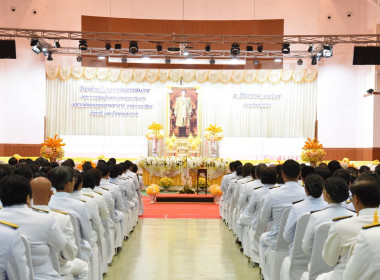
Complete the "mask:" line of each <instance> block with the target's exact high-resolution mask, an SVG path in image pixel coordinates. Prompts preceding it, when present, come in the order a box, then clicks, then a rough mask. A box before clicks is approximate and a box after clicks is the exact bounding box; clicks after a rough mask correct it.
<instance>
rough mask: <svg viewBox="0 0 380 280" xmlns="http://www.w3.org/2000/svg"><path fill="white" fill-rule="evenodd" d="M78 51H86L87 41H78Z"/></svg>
mask: <svg viewBox="0 0 380 280" xmlns="http://www.w3.org/2000/svg"><path fill="white" fill-rule="evenodd" d="M79 49H80V50H81V51H86V50H87V41H86V40H80V41H79Z"/></svg>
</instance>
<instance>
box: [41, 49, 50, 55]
mask: <svg viewBox="0 0 380 280" xmlns="http://www.w3.org/2000/svg"><path fill="white" fill-rule="evenodd" d="M42 52H43V53H44V56H48V54H49V50H48V49H47V48H46V47H42Z"/></svg>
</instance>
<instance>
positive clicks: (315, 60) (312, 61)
mask: <svg viewBox="0 0 380 280" xmlns="http://www.w3.org/2000/svg"><path fill="white" fill-rule="evenodd" d="M311 65H317V56H316V55H313V56H312V57H311Z"/></svg>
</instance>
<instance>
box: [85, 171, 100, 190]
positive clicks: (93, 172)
mask: <svg viewBox="0 0 380 280" xmlns="http://www.w3.org/2000/svg"><path fill="white" fill-rule="evenodd" d="M88 171H89V172H91V173H92V174H94V177H95V186H99V185H100V180H101V179H102V171H100V170H99V169H97V168H92V169H90V170H88Z"/></svg>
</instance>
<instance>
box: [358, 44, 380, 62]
mask: <svg viewBox="0 0 380 280" xmlns="http://www.w3.org/2000/svg"><path fill="white" fill-rule="evenodd" d="M353 65H380V47H354V61H353Z"/></svg>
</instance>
